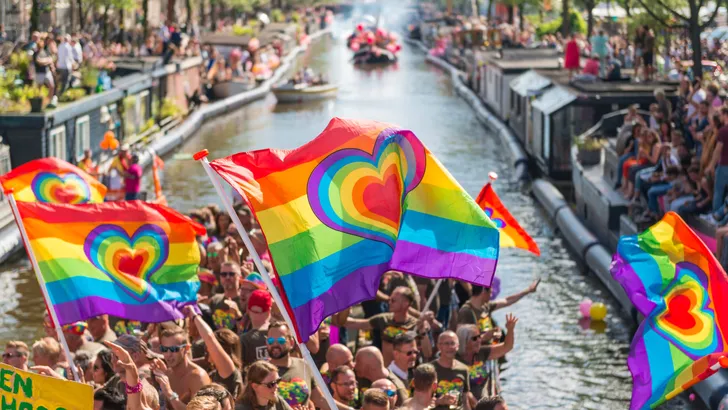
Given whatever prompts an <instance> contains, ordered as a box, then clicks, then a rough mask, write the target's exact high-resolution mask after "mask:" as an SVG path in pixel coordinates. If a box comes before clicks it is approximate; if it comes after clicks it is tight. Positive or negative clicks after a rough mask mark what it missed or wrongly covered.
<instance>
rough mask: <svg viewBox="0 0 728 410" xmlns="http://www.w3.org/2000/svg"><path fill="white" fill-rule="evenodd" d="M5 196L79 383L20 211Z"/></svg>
mask: <svg viewBox="0 0 728 410" xmlns="http://www.w3.org/2000/svg"><path fill="white" fill-rule="evenodd" d="M5 195H7V197H8V203H10V209H11V210H12V211H13V216H14V217H15V223H16V224H17V225H18V229H19V230H20V236H21V237H22V238H23V242H24V243H25V249H26V251H27V252H28V259H30V264H31V265H32V266H33V270H34V271H35V277H36V278H37V279H38V284H39V285H40V290H41V291H42V292H43V298H44V299H45V301H46V305H48V312H49V313H50V314H51V319H53V325H54V326H55V327H56V333H57V334H58V341H59V342H61V346H63V351H64V352H65V353H66V358H67V359H68V365H69V367H71V371H72V372H73V378H74V379H75V380H76V381H77V382H79V383H80V382H81V378H80V377H79V375H78V370H76V366H75V365H74V363H73V357H72V356H71V349H69V348H68V342H67V341H66V336H65V335H64V334H63V329H62V328H61V324H60V322H59V321H58V316H57V315H56V307H55V306H54V305H53V302H52V301H51V298H50V296H48V289H47V288H46V283H45V280H44V279H43V275H42V274H41V272H40V266H39V265H38V261H37V260H36V259H35V254H34V253H33V248H31V247H30V240H29V239H28V232H26V231H25V225H23V219H22V218H21V217H20V211H18V204H17V203H16V202H15V196H13V191H12V190H7V191H5Z"/></svg>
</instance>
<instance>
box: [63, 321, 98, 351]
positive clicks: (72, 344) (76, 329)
mask: <svg viewBox="0 0 728 410" xmlns="http://www.w3.org/2000/svg"><path fill="white" fill-rule="evenodd" d="M87 329H88V324H87V323H86V322H76V323H71V324H68V325H64V326H63V335H64V336H65V338H66V342H68V349H69V350H70V351H71V353H78V352H86V353H87V354H88V355H89V357H93V356H96V353H98V352H99V351H100V350H101V349H103V348H104V346H103V345H102V344H99V343H96V342H92V341H91V338H90V337H87V336H86V333H87V332H86V330H87Z"/></svg>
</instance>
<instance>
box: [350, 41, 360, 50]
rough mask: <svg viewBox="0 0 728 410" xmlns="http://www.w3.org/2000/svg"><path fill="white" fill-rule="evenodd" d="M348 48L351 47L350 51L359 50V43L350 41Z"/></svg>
mask: <svg viewBox="0 0 728 410" xmlns="http://www.w3.org/2000/svg"><path fill="white" fill-rule="evenodd" d="M349 48H351V50H352V51H359V43H357V42H353V43H351V45H350V46H349Z"/></svg>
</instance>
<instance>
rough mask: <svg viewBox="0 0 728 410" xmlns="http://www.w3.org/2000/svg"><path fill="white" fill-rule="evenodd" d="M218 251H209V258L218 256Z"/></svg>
mask: <svg viewBox="0 0 728 410" xmlns="http://www.w3.org/2000/svg"><path fill="white" fill-rule="evenodd" d="M217 255H218V253H217V252H207V257H208V258H217Z"/></svg>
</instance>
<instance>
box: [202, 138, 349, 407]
mask: <svg viewBox="0 0 728 410" xmlns="http://www.w3.org/2000/svg"><path fill="white" fill-rule="evenodd" d="M208 154H209V152H208V151H207V150H202V151H200V152H198V153H196V154H195V155H194V156H193V158H194V159H195V161H199V162H200V163H201V164H202V167H203V168H204V169H205V172H206V173H207V176H208V177H209V178H210V181H212V185H213V186H214V187H215V191H217V194H218V196H220V199H221V200H222V204H223V206H224V207H225V210H226V211H227V212H228V214H229V215H230V219H232V221H233V223H234V224H235V227H236V228H237V229H238V232H239V233H240V236H241V238H242V239H243V243H244V244H245V247H246V248H247V249H248V252H250V256H251V257H252V258H253V263H255V266H256V267H257V268H258V271H259V272H260V275H261V277H262V278H263V282H265V285H266V286H267V287H268V291H270V293H271V295H272V296H273V300H275V302H276V304H277V305H278V307H279V308H280V309H279V310H280V312H281V315H283V319H284V320H285V321H286V324H288V328H289V329H290V330H291V332H294V334H295V329H296V327H295V326H294V325H293V320H291V317H290V316H289V315H288V310H287V309H286V305H285V304H284V303H283V299H281V295H280V294H279V293H278V289H277V288H276V287H275V285H274V284H273V281H272V280H271V278H270V276H269V274H268V270H267V269H266V268H265V266H263V261H262V260H261V259H260V256H259V255H258V251H256V250H255V247H254V246H253V242H252V241H251V240H250V236H249V235H248V232H247V231H246V230H245V227H243V223H242V222H241V221H240V218H239V217H238V213H237V212H235V209H233V204H232V202H231V201H230V198H229V197H228V196H227V193H226V192H225V189H224V188H223V187H222V185H221V184H220V180H219V179H218V175H217V173H216V172H215V171H214V170H213V169H212V167H210V161H208V159H207V155H208ZM294 339H295V340H296V344H297V345H298V347H299V348H300V349H301V354H302V355H303V359H304V360H305V361H306V363H307V364H308V365H309V367H311V368H312V369H313V371H312V372H313V376H314V379H316V384H318V385H319V387H320V389H321V392H322V393H323V395H324V397H325V398H326V402H327V403H328V405H329V407H330V410H336V409H337V408H338V407H337V405H336V401H335V400H334V397H333V396H332V395H331V392H330V391H329V388H328V386H327V385H326V382H325V381H324V378H323V377H322V376H321V372H320V371H319V369H318V367H316V363H315V362H314V361H313V357H311V352H310V351H309V350H308V347H306V344H305V343H301V341H300V340H298V337H295V338H294Z"/></svg>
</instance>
